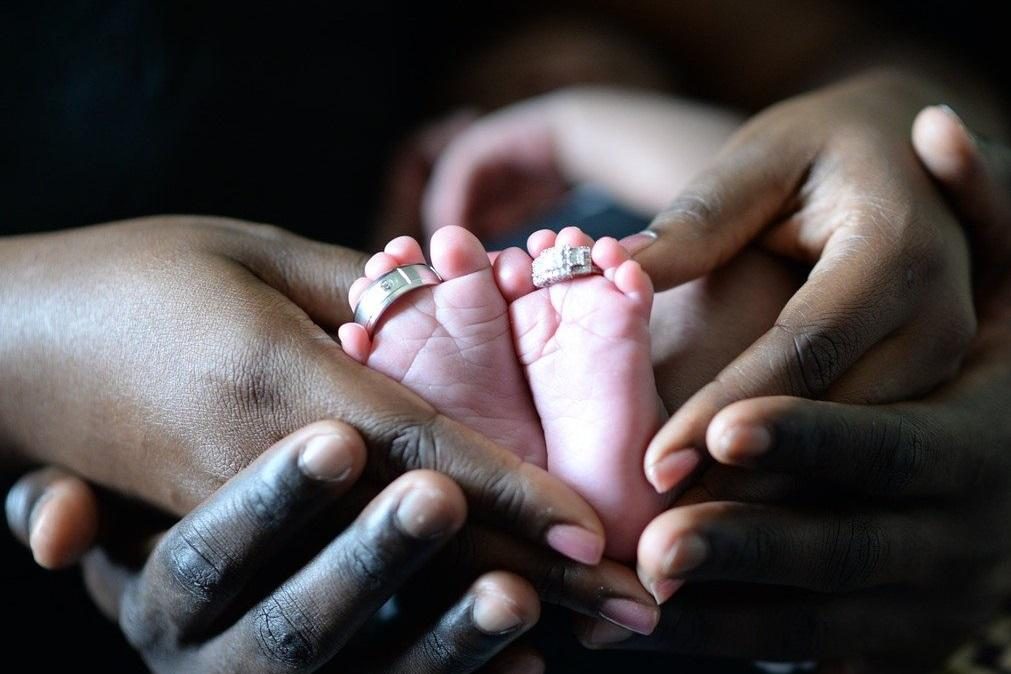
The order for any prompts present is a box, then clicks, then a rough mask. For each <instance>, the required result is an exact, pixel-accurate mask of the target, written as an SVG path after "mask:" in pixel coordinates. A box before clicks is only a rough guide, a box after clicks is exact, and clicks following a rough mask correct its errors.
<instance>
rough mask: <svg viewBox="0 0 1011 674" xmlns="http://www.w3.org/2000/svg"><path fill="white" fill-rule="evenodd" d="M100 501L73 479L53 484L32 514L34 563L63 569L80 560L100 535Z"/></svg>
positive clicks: (29, 539)
mask: <svg viewBox="0 0 1011 674" xmlns="http://www.w3.org/2000/svg"><path fill="white" fill-rule="evenodd" d="M98 519H99V515H98V501H97V499H96V498H95V494H94V492H93V491H92V490H91V488H90V487H88V485H87V484H85V483H84V482H82V481H81V480H79V479H77V478H74V477H67V478H64V479H60V480H58V481H57V482H54V483H52V484H51V485H49V487H48V488H47V490H46V492H45V494H44V495H43V496H42V497H41V498H40V500H39V502H38V504H37V505H36V507H35V509H34V511H33V512H32V515H31V525H30V531H29V536H28V544H29V547H30V548H31V550H32V555H33V556H34V558H35V561H36V562H37V563H38V564H39V566H42V567H43V568H46V569H61V568H65V567H68V566H71V565H73V564H76V563H77V562H78V561H80V559H81V557H83V556H84V553H86V552H87V551H88V550H89V549H90V548H91V547H92V546H93V545H94V544H95V541H96V538H97V536H98Z"/></svg>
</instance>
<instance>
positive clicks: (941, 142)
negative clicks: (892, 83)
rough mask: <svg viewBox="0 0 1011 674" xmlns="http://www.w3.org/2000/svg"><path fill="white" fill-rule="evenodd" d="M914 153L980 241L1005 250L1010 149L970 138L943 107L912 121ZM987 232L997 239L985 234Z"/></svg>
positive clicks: (1010, 205) (1010, 222) (1010, 202)
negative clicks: (978, 234) (995, 244)
mask: <svg viewBox="0 0 1011 674" xmlns="http://www.w3.org/2000/svg"><path fill="white" fill-rule="evenodd" d="M913 148H914V149H915V150H916V154H917V156H918V157H919V158H920V161H922V162H923V164H924V165H925V166H926V167H927V170H928V171H930V173H931V175H933V176H934V178H935V179H936V180H937V181H938V182H939V183H940V184H941V187H942V188H943V189H944V191H945V193H946V194H947V195H948V197H949V198H951V199H952V200H953V201H954V202H955V206H956V209H957V210H958V212H959V213H960V214H961V215H962V216H963V217H965V218H966V219H967V220H969V221H970V222H971V223H972V225H973V227H974V228H982V231H980V232H979V233H980V234H982V235H983V236H982V238H983V240H984V241H986V242H988V243H998V242H999V243H1002V250H1006V249H1007V247H1008V245H1009V244H1008V243H1007V239H1008V237H1007V235H1006V232H1007V229H1008V227H1009V226H1011V150H1008V148H1006V147H1004V146H1002V145H997V144H993V143H988V142H986V141H983V140H982V139H979V138H975V137H974V136H973V135H972V133H971V132H970V131H969V130H968V129H967V128H966V126H965V124H964V123H963V122H962V120H961V118H959V116H958V115H957V114H956V113H955V111H954V110H952V109H951V108H949V107H947V106H931V107H928V108H924V109H923V110H921V111H920V113H919V114H918V115H917V117H916V120H915V121H914V122H913ZM990 232H993V233H994V234H997V235H996V236H991V235H989V233H990Z"/></svg>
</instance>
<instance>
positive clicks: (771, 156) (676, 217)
mask: <svg viewBox="0 0 1011 674" xmlns="http://www.w3.org/2000/svg"><path fill="white" fill-rule="evenodd" d="M775 145H776V144H775V143H770V142H767V141H763V140H755V139H752V138H750V137H749V136H744V137H741V138H739V139H738V140H737V141H731V145H730V146H728V147H727V148H726V149H725V150H724V151H723V152H721V153H720V155H719V156H718V157H717V159H716V162H715V164H714V165H713V166H711V167H710V168H708V169H707V170H705V171H703V172H702V173H701V174H700V175H699V176H698V177H697V178H696V179H695V180H694V181H692V182H691V183H690V184H689V186H688V187H687V188H686V189H685V190H683V191H682V192H681V194H680V195H679V196H678V197H677V198H676V199H675V200H674V203H672V204H671V205H670V207H668V208H667V209H666V210H664V211H662V212H661V213H660V214H659V215H657V216H656V217H655V218H654V219H653V222H651V223H650V225H649V227H648V229H646V230H645V231H644V232H640V233H638V234H633V235H631V236H628V237H626V238H625V239H623V240H622V241H621V243H622V245H624V246H625V248H626V249H627V250H628V251H629V252H630V253H632V255H633V257H634V259H635V260H636V261H637V262H638V263H639V264H641V265H642V267H643V269H645V270H646V272H647V273H648V274H649V276H650V278H651V279H652V280H653V285H654V286H655V287H656V290H657V291H663V290H667V289H668V288H672V287H674V286H676V285H679V284H681V283H684V282H686V281H690V280H692V279H694V278H698V277H700V276H703V275H705V274H707V273H709V272H711V271H713V270H714V269H716V268H718V267H720V266H721V265H723V264H724V263H725V262H726V261H728V260H729V259H731V258H732V257H734V256H735V255H736V254H737V253H738V252H739V251H740V250H741V249H742V248H744V247H745V246H746V245H748V243H750V242H751V241H752V240H753V239H754V238H755V237H756V236H757V235H758V234H759V233H760V232H761V231H762V230H763V229H765V228H766V227H767V226H768V225H770V224H772V223H774V222H776V221H777V220H779V219H780V217H781V214H782V212H783V210H784V208H785V207H786V206H787V205H788V204H789V203H790V202H791V198H792V196H793V193H794V192H795V190H796V187H797V185H798V183H799V182H800V180H801V179H802V178H803V176H804V175H805V173H806V171H807V168H808V165H809V161H808V159H807V158H806V157H804V156H803V155H802V154H801V153H792V154H791V153H789V152H784V150H783V149H782V148H781V147H780V148H776V147H775Z"/></svg>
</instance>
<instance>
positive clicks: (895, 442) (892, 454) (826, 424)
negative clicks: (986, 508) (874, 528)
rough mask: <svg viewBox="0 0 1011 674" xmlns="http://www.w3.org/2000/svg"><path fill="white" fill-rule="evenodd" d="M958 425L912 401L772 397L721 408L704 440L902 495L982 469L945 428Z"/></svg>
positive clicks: (941, 491)
mask: <svg viewBox="0 0 1011 674" xmlns="http://www.w3.org/2000/svg"><path fill="white" fill-rule="evenodd" d="M961 427H962V425H961V421H957V420H956V421H954V422H953V421H951V420H946V419H945V418H943V417H942V416H939V414H938V413H937V412H936V410H930V411H928V410H925V409H923V408H921V407H919V406H916V405H905V404H903V405H894V406H879V407H870V406H858V405H842V404H838V403H829V402H819V401H810V400H801V399H797V398H787V397H772V398H758V399H753V400H745V401H741V402H738V403H735V404H733V405H731V406H729V407H727V408H726V409H724V410H723V411H722V412H720V414H718V415H717V416H716V418H714V419H713V423H712V425H711V426H710V429H709V441H708V443H709V447H710V451H711V452H712V453H713V456H714V457H715V458H716V459H717V460H718V461H720V462H722V463H727V464H732V465H738V466H744V467H753V468H760V469H762V470H769V471H776V472H780V473H789V474H792V475H796V476H798V477H801V478H804V479H814V480H823V481H825V482H830V483H834V484H837V485H840V486H842V487H845V488H847V489H853V490H857V491H859V492H863V493H866V494H871V495H875V496H881V497H886V498H889V499H901V498H909V497H916V496H928V495H929V496H935V495H946V494H960V493H963V490H964V489H965V488H966V485H970V484H975V483H976V482H977V481H978V480H979V479H980V478H981V477H982V476H981V475H980V473H979V471H980V470H981V468H982V465H983V463H982V461H981V459H980V457H979V455H978V452H976V451H973V450H972V448H970V447H967V446H966V443H965V442H964V441H963V440H962V439H961V438H959V437H957V436H954V435H952V434H951V433H949V432H948V431H946V430H945V429H947V428H961Z"/></svg>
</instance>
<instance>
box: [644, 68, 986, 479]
mask: <svg viewBox="0 0 1011 674" xmlns="http://www.w3.org/2000/svg"><path fill="white" fill-rule="evenodd" d="M939 95H940V94H939V93H938V92H936V91H934V90H933V89H932V88H931V87H930V85H928V84H926V83H924V82H921V81H919V80H916V79H913V78H911V77H907V76H905V75H903V74H901V73H894V72H882V73H872V74H868V75H864V76H861V77H857V78H854V79H852V80H849V81H846V82H843V83H841V84H838V85H835V86H832V87H829V88H826V89H823V90H819V91H815V92H814V93H810V94H807V95H804V96H800V97H797V98H794V99H792V100H789V101H786V102H784V103H781V104H779V105H776V106H774V107H772V108H770V109H769V110H767V111H765V112H764V113H762V114H760V115H758V116H757V117H755V118H754V119H753V120H751V121H750V122H749V123H748V124H746V125H745V126H744V127H743V128H742V129H741V130H740V131H738V132H737V133H736V134H735V135H734V137H733V138H732V139H731V140H730V142H729V143H728V144H727V146H726V147H725V148H724V149H723V151H722V152H721V153H720V155H719V157H718V158H717V159H716V161H715V162H714V163H713V164H712V165H711V166H710V167H709V168H707V169H706V170H705V171H703V172H702V173H701V174H700V175H699V176H698V177H697V178H696V179H694V180H693V181H692V183H691V184H690V185H689V186H688V187H687V188H686V189H685V190H683V191H682V193H681V194H680V195H679V196H678V197H677V198H676V199H675V200H674V202H673V204H672V205H671V206H670V207H669V208H668V209H666V210H665V211H663V212H662V213H660V215H658V216H657V217H656V218H655V219H654V221H653V223H652V224H651V225H650V229H649V230H648V232H646V233H643V234H638V235H633V236H632V237H629V238H627V239H625V240H624V243H625V245H626V246H627V247H629V249H630V250H634V251H636V252H637V254H636V256H635V259H636V260H638V261H639V262H640V263H641V264H642V265H643V267H644V268H645V269H646V270H647V271H648V272H649V273H650V275H651V277H652V278H653V279H654V283H656V285H657V286H658V287H660V288H667V287H670V286H673V285H676V284H678V283H682V282H684V281H687V280H689V279H693V278H696V277H698V276H701V275H703V274H706V273H708V272H710V271H712V270H713V269H715V268H717V267H719V266H720V265H722V264H723V263H725V262H726V261H728V260H729V259H731V258H732V257H734V256H735V255H736V254H737V253H738V252H739V251H740V250H742V249H743V248H744V246H746V245H747V244H749V243H750V242H752V241H759V240H760V241H761V243H762V245H763V246H764V247H765V248H767V249H768V250H770V251H772V252H774V253H777V254H780V255H782V256H784V257H787V258H790V259H794V260H797V261H799V262H801V263H804V264H807V265H812V269H811V272H810V274H809V276H808V278H807V280H806V282H805V283H804V284H803V286H802V287H801V288H800V289H799V290H798V291H797V293H796V294H795V295H794V296H793V297H792V298H791V299H790V301H789V302H788V303H787V304H786V306H785V307H784V308H783V311H782V312H781V313H780V315H779V317H778V319H777V320H776V323H775V325H774V326H773V327H772V328H771V329H770V330H769V331H768V332H767V333H766V334H765V335H764V336H762V337H761V338H760V339H759V340H758V341H756V342H755V343H754V344H753V345H752V346H751V347H750V348H749V349H747V350H746V351H745V352H744V353H743V354H742V355H741V356H739V357H738V358H737V359H735V360H734V361H733V362H731V363H730V364H729V365H727V366H726V367H725V368H724V369H723V370H722V371H721V372H720V374H719V375H717V377H716V378H715V379H714V380H713V381H712V382H711V383H709V384H708V385H706V386H705V387H703V388H702V389H701V390H700V391H699V392H698V393H697V394H695V395H694V396H693V397H692V398H691V399H690V400H689V401H688V402H687V403H686V404H685V405H684V406H682V407H681V409H679V410H678V411H677V413H675V414H674V415H673V416H672V417H671V419H670V420H669V422H668V423H667V425H666V426H665V427H664V428H663V429H661V431H660V432H659V433H658V434H657V436H656V437H655V438H654V440H653V442H652V443H651V445H650V447H649V448H648V450H647V452H646V457H645V461H644V467H645V470H646V472H647V476H648V477H649V479H650V481H651V482H652V483H653V485H654V486H655V487H656V488H657V489H658V490H659V491H667V490H669V489H671V488H672V487H674V486H675V485H678V484H679V483H680V482H681V481H682V480H683V479H684V477H685V471H686V469H690V468H691V467H693V466H694V465H696V464H697V461H696V460H687V458H686V457H690V456H691V455H694V454H696V453H697V452H699V451H702V450H704V449H708V450H709V451H710V452H712V451H718V450H717V449H714V448H713V447H709V446H707V444H706V428H707V427H708V425H709V422H710V420H711V419H712V418H713V416H715V414H716V413H717V412H719V411H720V410H721V409H723V408H724V407H726V406H727V405H729V404H731V403H733V402H734V401H737V400H742V399H745V398H749V397H756V396H765V395H777V394H782V395H796V396H803V397H807V398H828V399H832V400H837V401H849V402H866V403H879V402H889V401H894V400H899V399H905V398H908V397H911V396H915V395H920V394H923V393H925V392H927V391H929V390H930V389H931V388H933V387H934V386H936V385H937V384H938V383H940V382H942V381H944V380H946V379H948V378H949V377H951V376H952V375H953V374H954V372H955V371H956V370H957V368H958V366H959V364H960V363H961V361H962V357H963V356H964V354H965V350H966V348H967V345H968V343H969V341H970V339H971V338H972V336H973V334H974V332H975V328H976V317H975V314H974V310H973V302H972V289H971V275H970V267H969V253H968V247H967V244H966V241H965V238H964V236H963V234H962V231H961V229H960V227H959V224H958V222H957V221H956V219H955V217H954V215H953V214H952V213H951V211H950V209H949V208H948V206H947V204H946V203H945V201H944V199H943V198H942V197H941V196H940V195H939V194H938V193H937V191H936V190H935V188H934V186H933V184H932V182H931V180H930V177H929V176H928V174H927V172H926V171H924V169H923V167H922V166H921V164H920V162H919V161H918V160H917V158H916V156H915V154H914V152H913V148H912V146H911V144H910V142H909V128H910V125H911V124H912V122H913V119H914V117H915V115H916V113H917V111H918V110H919V109H920V108H921V107H923V105H924V104H926V103H931V102H933V100H936V98H935V96H939ZM857 363H859V366H858V367H853V366H854V364H857ZM739 441H740V442H745V443H746V442H760V441H761V438H743V437H742V438H740V439H739Z"/></svg>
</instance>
